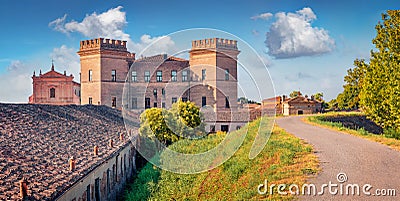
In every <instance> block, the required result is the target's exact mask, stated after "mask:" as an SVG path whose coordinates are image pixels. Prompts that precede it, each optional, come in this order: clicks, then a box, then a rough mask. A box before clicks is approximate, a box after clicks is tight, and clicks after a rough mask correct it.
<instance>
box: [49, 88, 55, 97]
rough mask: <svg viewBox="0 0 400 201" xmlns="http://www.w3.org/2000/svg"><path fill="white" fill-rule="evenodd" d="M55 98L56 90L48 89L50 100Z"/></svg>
mask: <svg viewBox="0 0 400 201" xmlns="http://www.w3.org/2000/svg"><path fill="white" fill-rule="evenodd" d="M55 97H56V89H54V88H51V89H50V98H55Z"/></svg>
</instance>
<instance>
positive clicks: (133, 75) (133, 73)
mask: <svg viewBox="0 0 400 201" xmlns="http://www.w3.org/2000/svg"><path fill="white" fill-rule="evenodd" d="M132 82H137V73H136V71H132Z"/></svg>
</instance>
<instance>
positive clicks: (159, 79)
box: [156, 70, 162, 82]
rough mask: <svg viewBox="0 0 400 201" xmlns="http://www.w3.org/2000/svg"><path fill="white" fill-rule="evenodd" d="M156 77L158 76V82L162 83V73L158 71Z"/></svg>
mask: <svg viewBox="0 0 400 201" xmlns="http://www.w3.org/2000/svg"><path fill="white" fill-rule="evenodd" d="M156 75H157V82H162V71H160V70H158V71H157V74H156Z"/></svg>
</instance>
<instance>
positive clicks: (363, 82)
mask: <svg viewBox="0 0 400 201" xmlns="http://www.w3.org/2000/svg"><path fill="white" fill-rule="evenodd" d="M375 29H376V37H375V38H374V39H373V40H372V43H373V44H374V45H375V49H374V50H371V55H370V60H369V63H367V62H366V61H365V60H363V59H356V60H355V61H354V66H355V68H353V69H349V70H348V71H347V75H346V76H345V78H344V81H345V83H346V84H345V85H344V86H343V88H344V90H343V92H342V93H340V94H339V95H338V97H337V98H336V100H334V101H332V103H334V104H335V105H336V106H337V107H338V108H339V109H357V108H359V107H361V108H362V110H363V111H364V112H365V113H366V115H367V116H368V117H369V118H370V119H372V120H373V121H375V122H376V123H377V124H379V125H380V126H382V127H383V128H388V129H394V130H397V131H400V10H388V11H387V12H386V13H384V14H382V22H379V23H378V24H377V25H376V26H375Z"/></svg>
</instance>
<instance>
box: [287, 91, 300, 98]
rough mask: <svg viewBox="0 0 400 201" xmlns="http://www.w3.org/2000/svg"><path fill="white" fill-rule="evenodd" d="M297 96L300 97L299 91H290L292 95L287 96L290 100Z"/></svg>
mask: <svg viewBox="0 0 400 201" xmlns="http://www.w3.org/2000/svg"><path fill="white" fill-rule="evenodd" d="M297 96H301V92H300V91H292V93H290V94H289V97H290V98H296V97H297Z"/></svg>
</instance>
